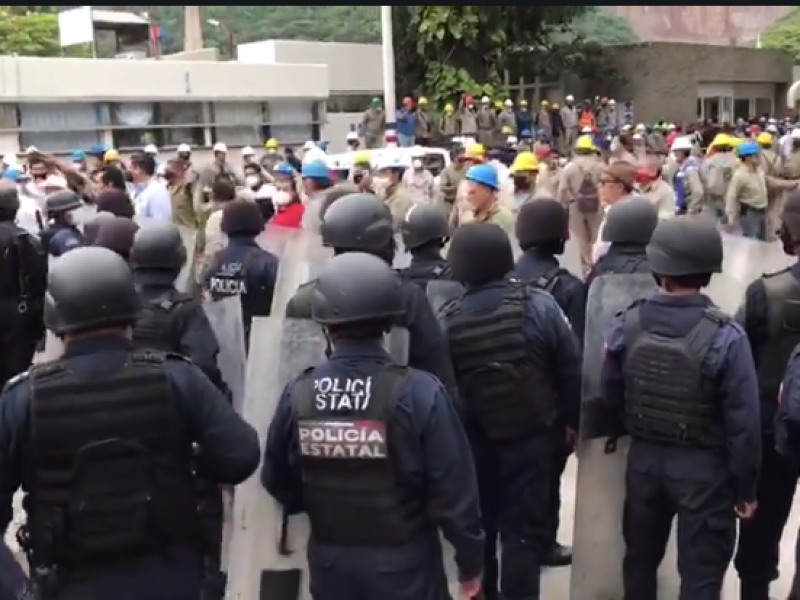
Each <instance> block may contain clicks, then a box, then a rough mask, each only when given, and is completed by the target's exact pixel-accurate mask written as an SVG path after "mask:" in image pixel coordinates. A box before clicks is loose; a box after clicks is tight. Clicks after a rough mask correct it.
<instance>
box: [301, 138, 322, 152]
mask: <svg viewBox="0 0 800 600" xmlns="http://www.w3.org/2000/svg"><path fill="white" fill-rule="evenodd" d="M314 148H317V145H316V144H315V143H314V142H312V141H311V140H308V141H307V142H306V143H305V144H303V150H313V149H314ZM317 149H319V148H317Z"/></svg>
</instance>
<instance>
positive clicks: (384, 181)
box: [372, 152, 414, 227]
mask: <svg viewBox="0 0 800 600" xmlns="http://www.w3.org/2000/svg"><path fill="white" fill-rule="evenodd" d="M408 167H410V165H409V164H407V160H406V158H405V156H403V155H402V154H400V153H399V152H384V153H382V154H381V156H380V157H379V158H378V159H377V160H376V162H375V174H374V175H373V176H372V189H373V191H374V192H375V195H376V196H377V197H378V198H380V199H381V200H383V201H384V203H385V204H386V206H388V207H389V210H390V211H391V213H392V220H393V221H394V225H395V227H399V226H400V225H401V224H402V223H403V221H404V220H405V218H406V214H407V213H408V211H409V210H410V209H411V207H412V206H413V205H414V201H413V200H412V198H411V195H410V193H409V192H408V190H406V188H405V186H404V185H403V183H402V180H403V173H404V172H405V171H406V169H407V168H408Z"/></svg>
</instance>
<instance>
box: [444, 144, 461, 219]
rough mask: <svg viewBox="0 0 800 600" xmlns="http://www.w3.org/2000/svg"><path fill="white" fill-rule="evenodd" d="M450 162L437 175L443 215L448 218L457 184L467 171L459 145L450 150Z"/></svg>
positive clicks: (459, 183)
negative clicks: (451, 160) (442, 203)
mask: <svg viewBox="0 0 800 600" xmlns="http://www.w3.org/2000/svg"><path fill="white" fill-rule="evenodd" d="M452 159H453V162H451V163H450V164H449V165H447V167H445V169H444V171H442V174H441V175H440V176H439V192H440V193H441V196H442V200H443V202H444V207H443V208H444V211H445V215H446V216H447V217H448V218H449V217H450V212H451V211H452V210H453V206H454V205H455V202H456V193H457V192H458V186H460V185H461V182H462V181H464V175H465V174H466V172H467V165H466V163H465V162H464V149H463V148H461V147H460V146H458V147H456V149H455V150H453V152H452Z"/></svg>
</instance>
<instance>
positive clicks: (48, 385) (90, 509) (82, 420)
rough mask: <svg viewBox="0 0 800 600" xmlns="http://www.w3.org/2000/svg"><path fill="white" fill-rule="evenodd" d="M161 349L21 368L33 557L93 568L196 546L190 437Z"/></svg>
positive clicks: (48, 562)
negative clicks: (104, 362) (77, 366)
mask: <svg viewBox="0 0 800 600" xmlns="http://www.w3.org/2000/svg"><path fill="white" fill-rule="evenodd" d="M165 359H166V355H165V354H163V353H151V352H134V353H131V354H130V357H129V359H128V360H127V361H126V363H125V364H124V365H122V366H121V367H120V368H119V369H117V370H116V371H114V372H111V373H109V374H107V375H105V376H103V375H101V376H93V377H81V376H79V375H77V374H75V373H74V372H73V371H72V370H70V369H69V367H68V362H67V361H59V362H55V363H51V364H48V365H45V366H40V367H34V368H33V369H32V370H31V371H30V386H31V391H30V415H31V423H30V451H29V453H28V455H29V456H30V467H29V469H28V470H27V471H26V474H25V477H24V479H25V487H26V489H27V490H28V491H29V493H28V495H27V496H26V497H25V502H24V506H25V509H26V511H27V516H28V523H27V532H28V540H27V542H26V544H25V546H26V550H28V551H29V552H30V553H31V555H32V556H33V557H34V561H37V562H39V561H40V565H41V566H53V565H57V566H59V567H63V568H64V569H66V570H68V571H69V570H72V569H85V568H96V567H98V566H100V567H102V565H105V564H108V563H110V562H115V561H126V560H129V559H130V558H131V557H138V556H143V555H149V554H155V553H159V552H163V551H165V550H167V549H168V548H170V547H175V546H184V547H192V548H195V547H198V546H199V544H200V542H199V526H198V519H197V512H196V498H195V486H194V482H193V479H192V473H191V452H192V446H191V443H190V441H189V440H188V438H187V436H186V435H184V433H183V432H184V431H185V424H184V422H183V420H182V419H181V418H180V416H179V414H178V413H177V411H176V409H175V405H174V399H173V392H172V388H171V386H170V381H169V378H168V376H167V372H166V369H165V364H164V363H165Z"/></svg>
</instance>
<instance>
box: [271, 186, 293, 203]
mask: <svg viewBox="0 0 800 600" xmlns="http://www.w3.org/2000/svg"><path fill="white" fill-rule="evenodd" d="M272 202H273V203H274V204H275V206H286V205H287V204H291V202H292V195H291V194H290V193H289V192H286V191H283V190H281V191H279V192H278V193H277V194H275V195H274V196H273V197H272Z"/></svg>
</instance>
